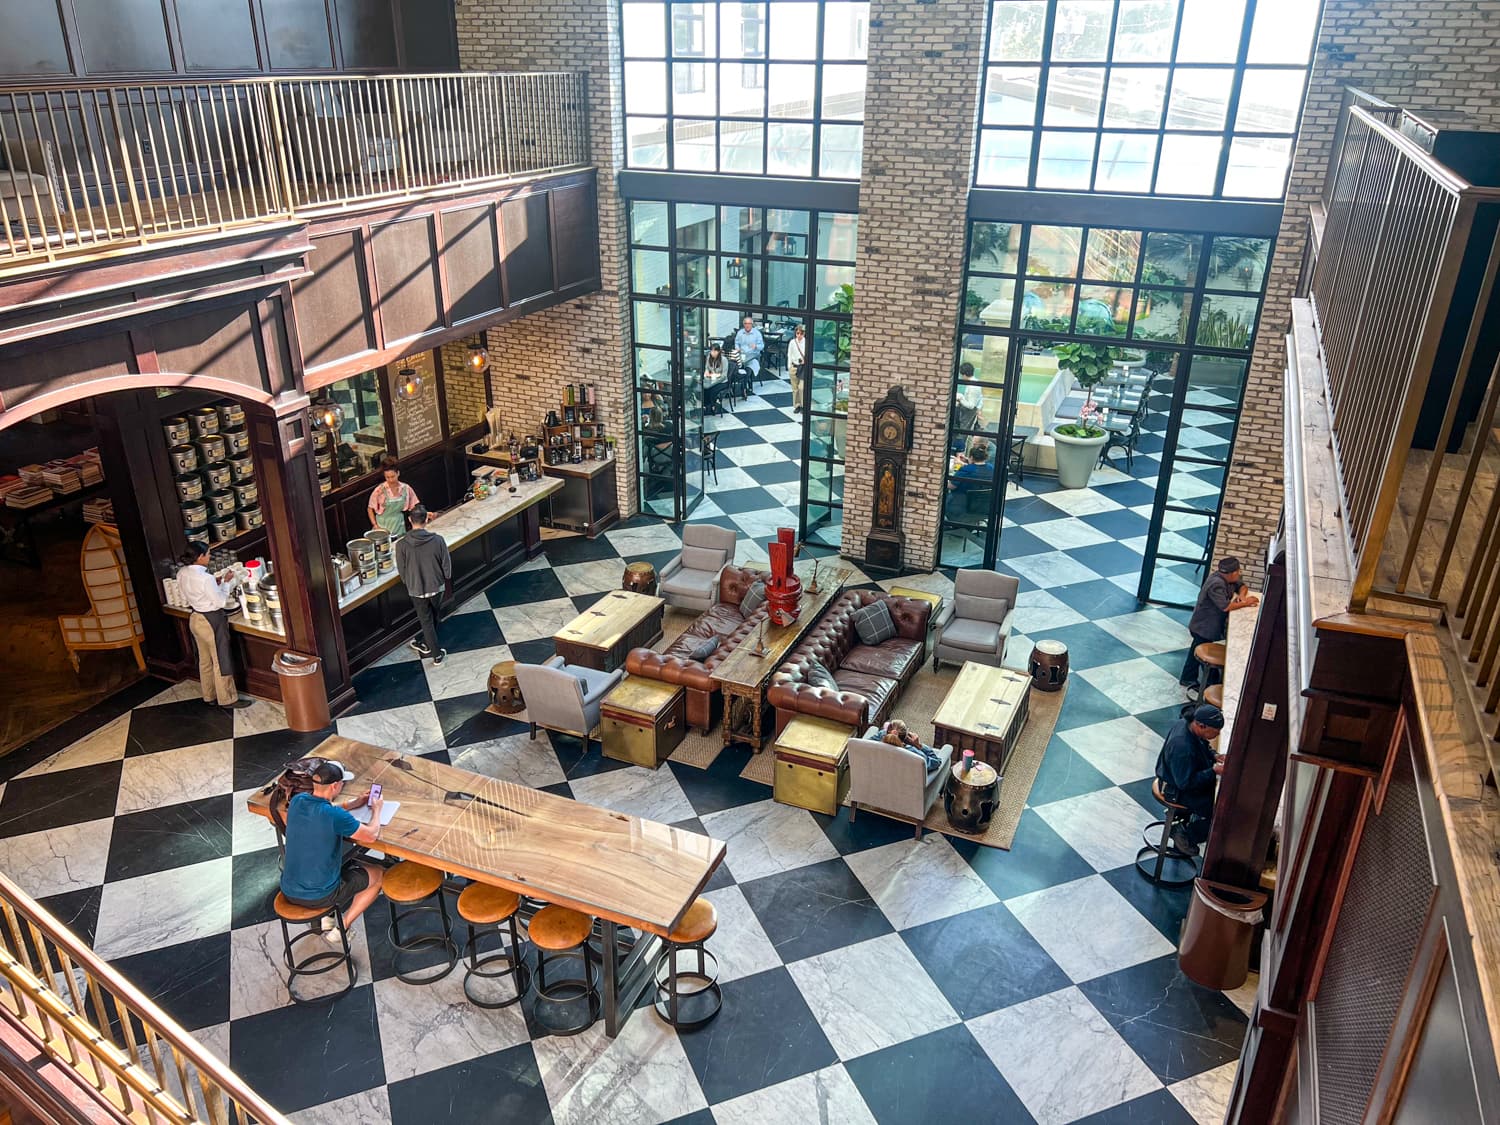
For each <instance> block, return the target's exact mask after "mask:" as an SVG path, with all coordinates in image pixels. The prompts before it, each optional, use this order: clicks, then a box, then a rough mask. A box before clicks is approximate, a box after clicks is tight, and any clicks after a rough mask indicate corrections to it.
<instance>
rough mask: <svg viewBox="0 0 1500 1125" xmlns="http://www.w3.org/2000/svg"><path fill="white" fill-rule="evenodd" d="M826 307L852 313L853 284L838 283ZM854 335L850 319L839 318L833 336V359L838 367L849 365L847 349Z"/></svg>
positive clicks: (834, 310) (835, 310)
mask: <svg viewBox="0 0 1500 1125" xmlns="http://www.w3.org/2000/svg"><path fill="white" fill-rule="evenodd" d="M828 308H829V309H830V310H831V311H833V312H840V313H848V314H850V315H851V316H852V315H853V313H854V286H853V285H840V286H839V287H838V288H837V289H836V290H834V293H833V300H832V301H831V302H829V305H828ZM853 335H854V324H853V322H851V321H847V320H841V321H839V322H838V328H837V330H836V334H835V336H834V344H833V361H834V363H836V364H838V366H840V367H848V366H849V350H850V344H851V343H852V339H853Z"/></svg>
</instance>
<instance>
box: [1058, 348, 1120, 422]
mask: <svg viewBox="0 0 1500 1125" xmlns="http://www.w3.org/2000/svg"><path fill="white" fill-rule="evenodd" d="M1052 354H1053V355H1055V356H1056V357H1057V369H1058V370H1059V371H1067V372H1069V373H1070V374H1071V375H1072V376H1073V379H1074V380H1075V381H1076V382H1077V383H1078V385H1079V386H1080V387H1082V388H1083V390H1084V399H1083V409H1082V410H1080V411H1079V418H1080V421H1079V422H1078V423H1077V424H1069V425H1066V426H1059V427H1058V428H1057V432H1058V433H1060V434H1064V435H1065V436H1067V437H1084V438H1094V437H1103V436H1104V431H1103V430H1102V429H1101V428H1099V427H1098V426H1093V425H1090V424H1089V423H1088V422H1086V421H1083V420H1082V419H1084V418H1086V417H1087V416H1088V415H1089V414H1090V413H1092V412H1093V410H1094V388H1095V387H1097V386H1098V385H1099V384H1100V383H1101V382H1103V381H1104V377H1105V376H1106V375H1108V374H1109V369H1110V368H1111V367H1112V366H1114V359H1113V356H1112V349H1110V348H1106V347H1104V346H1103V345H1100V344H1057V345H1056V346H1054V347H1053V349H1052Z"/></svg>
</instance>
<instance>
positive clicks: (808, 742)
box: [774, 715, 853, 816]
mask: <svg viewBox="0 0 1500 1125" xmlns="http://www.w3.org/2000/svg"><path fill="white" fill-rule="evenodd" d="M851 733H853V732H852V731H850V729H849V728H848V727H847V726H845V725H844V724H843V723H835V722H832V721H830V720H828V719H813V718H808V717H806V716H802V715H799V716H798V717H797V718H795V719H793V720H792V721H791V722H789V723H787V725H786V727H785V728H784V729H783V730H782V732H781V734H780V735H778V736H777V738H776V747H775V749H776V773H775V778H776V781H775V786H774V793H775V797H776V800H777V802H778V803H780V804H783V805H796V806H797V807H798V808H799V809H807V810H808V811H810V812H816V813H822V814H823V815H824V816H837V815H838V811H839V806H840V805H842V804H843V803H844V798H845V797H846V796H848V794H849V756H848V754H847V753H846V747H847V746H848V742H849V735H850V734H851Z"/></svg>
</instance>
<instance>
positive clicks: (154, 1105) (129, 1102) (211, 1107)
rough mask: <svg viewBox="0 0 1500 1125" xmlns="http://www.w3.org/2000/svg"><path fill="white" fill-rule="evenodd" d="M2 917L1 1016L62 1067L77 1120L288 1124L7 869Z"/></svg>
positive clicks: (1, 882)
mask: <svg viewBox="0 0 1500 1125" xmlns="http://www.w3.org/2000/svg"><path fill="white" fill-rule="evenodd" d="M0 916H3V925H0V1022H3V1023H4V1024H5V1026H6V1029H7V1031H8V1033H9V1034H10V1035H11V1036H12V1037H13V1036H20V1037H21V1038H22V1039H23V1040H24V1041H26V1042H28V1043H30V1044H31V1045H32V1046H33V1047H34V1048H35V1049H36V1050H37V1051H39V1052H40V1053H42V1054H43V1055H45V1056H46V1057H47V1058H48V1059H49V1060H50V1061H51V1062H52V1063H54V1064H55V1065H56V1066H57V1067H60V1068H63V1070H64V1071H66V1073H67V1075H68V1078H69V1079H70V1080H71V1089H70V1091H69V1093H70V1094H74V1095H77V1096H78V1097H79V1098H85V1099H86V1101H84V1102H83V1104H82V1105H81V1106H80V1110H79V1114H78V1120H89V1121H97V1120H110V1121H121V1122H125V1121H129V1122H145V1123H155V1122H172V1123H174V1125H182V1123H191V1122H200V1121H201V1122H210V1123H212V1125H242V1123H243V1125H249V1123H251V1122H266V1123H269V1125H287V1119H286V1118H285V1117H283V1116H282V1115H281V1114H279V1113H277V1112H276V1110H275V1109H273V1108H272V1107H271V1106H270V1105H268V1104H267V1103H266V1102H265V1101H263V1100H262V1099H261V1098H260V1097H259V1096H258V1095H257V1094H256V1093H255V1092H254V1091H253V1090H251V1089H250V1088H249V1087H248V1086H246V1085H245V1084H244V1083H243V1082H242V1081H241V1080H240V1079H239V1077H238V1076H237V1075H235V1073H234V1072H233V1071H231V1070H230V1069H229V1067H228V1066H226V1065H225V1064H224V1063H222V1062H220V1061H219V1060H218V1059H216V1058H214V1056H213V1055H211V1054H209V1052H208V1051H206V1050H205V1049H204V1048H203V1047H202V1046H200V1045H199V1044H198V1042H197V1041H196V1040H194V1039H193V1037H192V1036H191V1035H190V1034H188V1033H187V1032H186V1031H184V1030H183V1029H182V1028H181V1027H180V1026H178V1024H177V1022H176V1021H175V1020H173V1019H172V1018H171V1017H170V1016H168V1015H167V1014H166V1013H164V1012H163V1011H162V1010H161V1009H160V1008H158V1007H157V1006H156V1005H155V1004H153V1003H152V1002H151V1001H150V1000H149V999H147V998H146V996H145V995H143V994H142V993H141V992H140V991H139V990H137V989H136V988H135V987H134V986H133V985H131V984H130V982H129V981H127V980H125V978H124V977H122V976H121V975H120V974H119V973H118V972H116V971H115V970H114V969H113V968H111V967H110V966H109V965H107V964H106V963H105V962H103V961H101V960H100V959H99V958H98V957H96V956H95V955H94V954H93V952H92V951H90V950H89V949H88V948H87V947H86V946H85V945H84V944H83V943H82V942H81V941H79V940H78V939H77V938H76V937H74V936H73V935H72V934H71V933H69V932H68V930H67V929H66V928H65V927H64V926H62V925H61V924H60V923H59V922H58V921H57V920H56V919H55V918H53V917H52V915H50V914H48V913H47V912H46V911H45V910H43V909H42V908H41V907H40V906H38V905H37V903H36V902H34V901H33V900H32V899H31V898H30V897H29V896H27V895H26V894H25V892H23V891H22V890H21V889H20V888H19V887H17V886H16V885H15V884H14V883H12V882H11V881H10V880H9V879H7V878H6V877H5V876H4V875H0Z"/></svg>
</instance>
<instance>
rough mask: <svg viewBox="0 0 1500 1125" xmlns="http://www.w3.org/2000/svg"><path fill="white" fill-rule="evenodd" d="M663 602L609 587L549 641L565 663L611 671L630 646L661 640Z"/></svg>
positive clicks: (647, 644)
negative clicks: (606, 592) (605, 592)
mask: <svg viewBox="0 0 1500 1125" xmlns="http://www.w3.org/2000/svg"><path fill="white" fill-rule="evenodd" d="M666 604H667V603H666V602H665V601H663V600H662V599H661V598H654V597H652V596H651V595H650V594H637V593H634V592H633V591H630V590H612V591H610V592H609V593H608V594H605V595H604V597H602V598H600V599H599V600H598V601H597V602H595V603H594V604H593V605H591V606H590V607H589V608H588V609H586V610H584V611H583V612H582V613H580V614H579V615H578V616H577V617H575V618H574V619H573V620H572V621H570V622H569V623H568V624H567V625H566V626H565V627H564V628H563V629H562V630H561V631H560V632H558V634H557V636H555V637H553V638H552V640H553V642H554V643H555V644H556V645H557V655H558V656H561V657H562V658H563V659H564V660H566V661H567V662H568V663H569V664H579V665H582V666H583V667H585V668H595V669H597V670H599V671H600V672H613V671H614V670H615V669H616V668H620V667H623V666H624V664H625V656H626V654H627V653H629V652H630V650H631V649H633V648H648V647H650V646H651V645H654V644H655V643H656V642H657V641H659V640H661V619H662V612H663V610H664V609H665V607H666Z"/></svg>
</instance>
